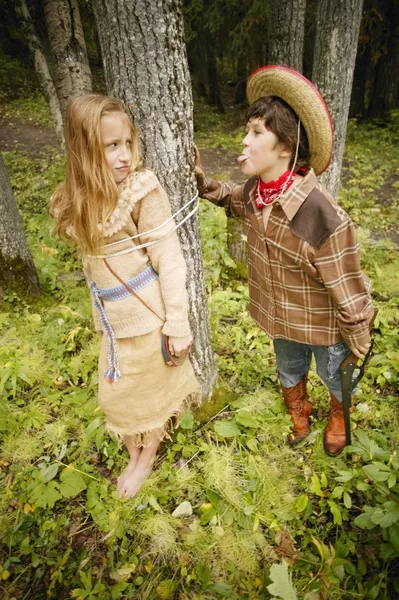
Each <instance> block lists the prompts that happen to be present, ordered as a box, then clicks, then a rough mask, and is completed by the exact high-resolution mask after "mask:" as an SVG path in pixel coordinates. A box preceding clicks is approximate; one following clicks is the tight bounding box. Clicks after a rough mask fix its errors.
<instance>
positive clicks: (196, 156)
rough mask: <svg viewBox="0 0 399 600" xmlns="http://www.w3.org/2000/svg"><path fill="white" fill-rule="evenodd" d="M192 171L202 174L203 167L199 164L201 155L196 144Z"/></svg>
mask: <svg viewBox="0 0 399 600" xmlns="http://www.w3.org/2000/svg"><path fill="white" fill-rule="evenodd" d="M194 153H195V154H194V173H195V174H196V175H202V174H203V168H202V165H201V155H200V153H199V150H198V148H197V146H194Z"/></svg>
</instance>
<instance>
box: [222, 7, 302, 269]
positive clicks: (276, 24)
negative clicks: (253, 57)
mask: <svg viewBox="0 0 399 600" xmlns="http://www.w3.org/2000/svg"><path fill="white" fill-rule="evenodd" d="M305 8H306V0H273V2H272V3H271V16H270V20H269V24H268V27H269V36H268V43H269V61H268V62H269V63H270V64H274V65H285V66H287V67H291V68H292V69H296V70H297V71H299V72H301V71H302V55H303V41H304V25H305ZM227 233H228V236H227V250H228V252H229V254H230V256H231V258H232V259H233V260H235V261H236V262H238V263H245V262H246V261H247V258H248V248H247V242H246V228H245V225H244V223H243V222H242V221H241V220H238V219H234V218H229V219H228V220H227Z"/></svg>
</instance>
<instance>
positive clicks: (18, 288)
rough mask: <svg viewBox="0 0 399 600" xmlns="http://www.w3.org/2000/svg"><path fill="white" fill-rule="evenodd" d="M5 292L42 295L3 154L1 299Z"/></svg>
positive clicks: (0, 167) (0, 170)
mask: <svg viewBox="0 0 399 600" xmlns="http://www.w3.org/2000/svg"><path fill="white" fill-rule="evenodd" d="M4 292H16V293H17V294H18V295H19V296H38V295H39V294H40V285H39V278H38V276H37V272H36V269H35V265H34V264H33V260H32V256H31V253H30V252H29V248H28V245H27V243H26V239H25V235H24V233H23V229H22V220H21V217H20V215H19V212H18V208H17V204H16V202H15V198H14V196H13V193H12V189H11V185H10V181H9V179H8V175H7V170H6V167H5V164H4V161H3V157H2V155H1V154H0V297H1V296H3V295H4Z"/></svg>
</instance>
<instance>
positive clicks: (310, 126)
mask: <svg viewBox="0 0 399 600" xmlns="http://www.w3.org/2000/svg"><path fill="white" fill-rule="evenodd" d="M247 96H248V100H249V102H250V104H251V105H250V107H249V109H248V110H247V113H246V136H245V138H244V140H243V146H244V149H243V151H242V154H241V156H239V158H238V162H239V163H240V165H241V170H242V172H243V173H244V174H245V175H246V176H248V177H249V179H248V181H247V182H246V183H245V184H243V185H240V186H237V185H229V184H227V183H221V182H217V181H214V180H210V179H207V178H206V177H205V175H204V172H203V170H202V167H201V165H200V160H199V155H198V154H197V159H196V173H197V185H198V191H199V193H200V195H201V196H202V197H203V198H206V199H208V200H210V201H211V202H213V203H214V204H216V205H218V206H224V207H225V209H226V212H227V214H228V216H235V217H241V218H242V219H244V221H245V224H246V230H247V241H248V279H249V292H250V312H251V315H252V317H253V318H254V320H255V321H256V322H257V323H258V325H259V326H260V327H261V328H262V329H263V330H264V331H265V332H266V334H267V335H268V336H269V337H270V338H271V339H272V340H273V344H274V350H275V354H276V362H277V369H278V373H279V378H280V382H281V387H282V391H283V396H284V400H285V403H286V405H287V407H288V412H289V414H290V416H291V419H292V423H293V428H292V436H291V439H290V441H291V443H296V442H298V441H300V440H302V439H303V438H305V437H306V436H307V435H308V434H309V432H310V420H309V417H310V414H311V411H312V408H313V407H312V404H311V403H310V402H309V401H308V397H307V391H306V381H307V376H308V371H309V367H310V362H311V358H312V354H313V355H314V356H315V359H316V366H317V372H318V374H319V376H320V377H321V379H322V380H323V382H324V383H325V385H326V386H327V388H328V389H329V392H330V416H329V420H328V424H327V428H326V431H325V435H324V447H325V450H326V452H327V453H328V454H329V455H330V456H336V455H338V454H339V453H340V452H341V451H342V449H343V447H344V445H345V425H344V414H343V404H342V391H341V380H340V365H341V363H342V362H343V360H344V359H345V358H346V357H347V356H348V355H349V354H350V352H351V351H352V352H353V353H354V354H355V356H356V357H358V358H360V357H361V356H363V355H364V353H365V352H366V351H367V349H368V347H369V346H370V331H369V325H370V322H371V320H372V318H373V315H374V310H373V306H372V302H371V297H370V284H369V282H368V280H367V278H366V277H365V276H363V273H362V272H361V270H360V260H359V244H358V242H357V239H356V233H355V230H354V226H353V223H352V220H351V219H350V217H349V216H348V215H347V214H346V212H345V211H344V210H343V209H342V208H341V207H340V206H338V205H337V204H336V202H335V201H334V199H333V198H332V197H331V196H330V194H329V193H328V191H327V190H326V189H325V188H324V187H323V186H322V185H321V184H320V182H319V181H318V180H317V177H316V176H317V175H320V174H321V173H322V172H323V171H324V170H325V169H327V167H328V165H329V163H330V160H331V155H332V149H333V130H332V123H331V118H330V115H329V112H328V109H327V106H326V104H325V102H324V100H323V98H322V97H321V95H320V93H319V91H318V90H317V89H316V87H315V86H314V85H313V84H312V83H311V82H310V81H308V80H307V79H306V78H305V77H303V76H302V75H300V74H299V73H297V72H296V71H293V70H292V69H289V68H286V67H279V66H266V67H261V68H260V69H258V70H257V71H255V72H254V73H252V75H250V77H249V80H248V84H247Z"/></svg>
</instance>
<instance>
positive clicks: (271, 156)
mask: <svg viewBox="0 0 399 600" xmlns="http://www.w3.org/2000/svg"><path fill="white" fill-rule="evenodd" d="M245 129H246V132H247V135H246V136H245V138H244V139H243V142H242V143H243V145H244V150H243V152H242V154H241V156H239V157H238V162H239V163H240V165H241V170H242V172H243V173H244V174H245V175H247V176H248V177H252V176H253V175H259V176H260V178H261V179H262V181H264V182H268V181H273V180H274V179H278V177H280V175H282V174H283V173H284V172H285V171H287V169H288V166H289V163H290V157H291V152H290V151H289V150H287V149H286V148H285V147H284V146H283V144H281V142H279V141H278V139H277V136H276V135H275V134H274V133H273V132H272V131H269V130H268V129H266V127H265V123H264V121H263V120H262V119H259V118H256V117H253V118H252V119H250V120H249V121H248V123H247V125H246V128H245Z"/></svg>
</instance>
